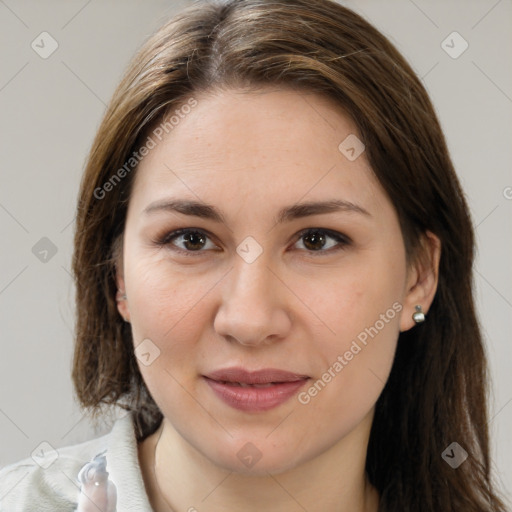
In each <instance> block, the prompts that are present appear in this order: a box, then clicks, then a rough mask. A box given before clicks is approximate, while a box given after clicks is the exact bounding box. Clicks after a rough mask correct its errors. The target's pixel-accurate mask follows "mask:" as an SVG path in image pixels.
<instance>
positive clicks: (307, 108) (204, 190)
mask: <svg viewBox="0 0 512 512" xmlns="http://www.w3.org/2000/svg"><path fill="white" fill-rule="evenodd" d="M194 99H195V101H196V102H197V104H196V105H195V106H194V107H193V108H192V109H186V110H183V111H181V112H179V111H178V112H177V115H176V116H175V118H174V119H173V123H174V124H173V125H172V128H171V127H170V126H169V125H168V133H167V134H164V135H163V137H162V140H161V141H159V140H157V139H155V137H154V136H153V138H154V139H155V141H156V143H157V144H156V146H155V147H154V149H152V150H151V151H150V152H149V154H147V156H145V157H144V159H143V160H142V161H141V163H140V164H139V167H138V169H137V172H136V180H135V185H134V190H133V197H132V199H133V200H134V201H136V202H138V203H140V204H139V205H138V206H140V207H141V208H143V207H144V206H145V205H144V204H143V203H144V201H145V202H147V201H149V200H155V199H159V198H164V197H165V195H166V194H175V193H178V194H180V195H186V196H188V197H191V198H192V197H194V196H195V197H194V199H197V198H201V199H203V200H205V201H207V202H217V200H218V201H221V202H223V203H225V204H229V203H236V202H237V201H238V200H241V201H247V200H249V198H252V199H253V200H254V201H255V202H258V201H260V202H261V201H264V202H268V199H269V197H276V196H280V197H281V198H282V199H283V201H282V202H287V203H289V202H297V201H298V200H299V199H300V198H301V197H303V196H307V197H304V198H305V199H308V200H315V199H320V198H323V199H325V198H326V195H329V196H331V197H330V198H333V197H332V196H333V195H336V194H337V193H340V194H342V195H343V198H344V199H346V200H349V201H350V200H356V199H358V200H359V201H365V202H367V203H370V202H371V203H379V202H382V201H384V202H385V201H386V198H385V197H384V194H383V191H382V190H381V189H380V186H379V184H378V182H377V180H376V178H375V176H374V174H373V172H372V170H371V168H370V166H369V165H368V162H367V160H366V158H365V154H364V151H363V152H362V154H361V155H360V156H359V157H358V158H357V159H355V160H350V159H348V158H347V157H346V155H345V154H344V153H343V152H341V151H340V149H339V146H340V143H342V142H343V141H344V140H346V139H347V137H358V138H360V135H359V134H358V131H357V128H356V125H355V123H354V121H353V120H352V119H351V118H350V117H349V116H347V115H346V114H345V113H344V112H343V110H342V109H341V108H340V107H339V106H338V105H337V104H336V103H335V102H334V101H333V100H331V99H330V98H327V97H324V96H322V95H319V94H314V93H304V92H296V91H293V90H289V89H263V90H259V91H241V90H227V91H216V92H210V93H202V94H200V95H197V96H195V97H194ZM185 112H187V113H185ZM153 132H154V130H153ZM150 136H151V134H150ZM349 140H352V139H349ZM226 202H227V203H226ZM276 204H277V203H276ZM368 206H370V205H368Z"/></svg>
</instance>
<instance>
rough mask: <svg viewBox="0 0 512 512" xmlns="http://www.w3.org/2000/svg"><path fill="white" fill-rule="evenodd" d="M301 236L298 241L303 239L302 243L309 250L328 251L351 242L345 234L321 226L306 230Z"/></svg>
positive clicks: (340, 247)
mask: <svg viewBox="0 0 512 512" xmlns="http://www.w3.org/2000/svg"><path fill="white" fill-rule="evenodd" d="M299 237H300V238H299V240H298V241H297V243H299V242H300V241H301V240H302V245H303V247H304V249H306V250H307V251H308V252H319V253H326V252H331V249H332V250H337V249H342V248H343V247H344V246H346V245H349V244H350V239H349V238H348V237H346V236H345V235H342V234H341V233H337V232H335V231H329V230H326V229H319V228H315V229H307V230H304V231H302V232H301V233H300V234H299Z"/></svg>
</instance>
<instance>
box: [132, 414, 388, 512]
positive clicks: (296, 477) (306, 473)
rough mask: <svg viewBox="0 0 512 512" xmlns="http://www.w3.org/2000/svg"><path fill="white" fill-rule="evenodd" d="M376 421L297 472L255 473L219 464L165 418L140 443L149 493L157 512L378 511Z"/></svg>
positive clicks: (141, 459)
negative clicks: (369, 466) (373, 477)
mask: <svg viewBox="0 0 512 512" xmlns="http://www.w3.org/2000/svg"><path fill="white" fill-rule="evenodd" d="M371 420H372V418H371V417H369V418H368V424H367V425H366V426H367V427H368V428H360V427H364V425H360V426H359V427H358V428H356V429H355V430H354V431H352V432H351V433H350V434H349V435H348V436H346V437H345V438H343V439H342V440H340V441H339V442H338V443H337V444H336V445H335V446H334V447H330V448H329V449H328V450H326V451H325V452H323V453H322V454H320V455H319V456H317V457H316V458H314V459H312V460H309V461H307V462H305V463H303V464H301V465H300V466H298V467H295V468H293V469H292V470H289V471H285V472H283V473H279V474H270V473H267V474H266V475H264V476H261V475H259V476H255V475H251V474H240V473H234V472H231V471H228V470H226V469H223V468H220V467H218V466H216V465H215V464H213V463H212V462H211V461H210V460H208V459H207V458H206V457H204V456H203V455H202V454H201V453H199V452H198V451H197V450H195V448H193V447H192V446H191V445H190V444H189V443H188V442H187V441H186V440H185V439H183V437H182V436H181V435H180V434H179V433H178V432H177V431H176V430H175V429H174V428H173V426H172V425H171V424H170V423H169V422H167V421H166V420H165V419H164V420H163V422H162V425H161V426H160V428H159V429H158V430H157V431H156V432H155V433H154V434H153V435H152V436H150V437H148V438H147V439H146V440H145V441H144V442H143V443H141V444H140V445H139V459H140V462H141V470H142V473H143V476H144V482H145V485H146V490H147V493H148V497H149V499H150V502H151V505H152V507H153V509H154V510H155V512H169V511H172V512H174V511H178V510H186V511H190V512H194V511H199V510H204V509H207V510H208V511H209V512H221V511H222V512H231V511H237V510H244V511H247V512H253V511H254V512H256V511H258V512H259V511H261V510H272V511H273V512H295V511H297V512H304V510H322V511H324V512H341V511H350V512H377V510H378V501H379V496H378V493H377V491H376V489H375V488H374V487H373V486H372V485H371V484H370V483H369V482H368V480H367V478H366V473H365V460H366V450H361V446H364V447H366V446H367V442H368V434H369V426H370V425H371ZM365 421H366V420H365Z"/></svg>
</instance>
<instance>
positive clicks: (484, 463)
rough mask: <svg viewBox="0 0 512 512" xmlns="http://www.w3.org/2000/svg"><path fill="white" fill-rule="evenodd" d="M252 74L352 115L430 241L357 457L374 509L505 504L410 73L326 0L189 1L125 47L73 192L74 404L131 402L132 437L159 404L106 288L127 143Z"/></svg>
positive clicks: (440, 154) (441, 157) (433, 149)
mask: <svg viewBox="0 0 512 512" xmlns="http://www.w3.org/2000/svg"><path fill="white" fill-rule="evenodd" d="M264 86H274V87H287V88H293V89H294V90H296V91H298V92H300V91H308V92H316V93H319V94H322V95H326V96H328V97H330V98H333V99H334V100H335V101H336V102H337V104H338V105H339V106H340V108H342V109H344V112H346V113H348V114H349V115H350V116H351V117H352V118H353V120H354V121H355V123H356V125H357V127H358V129H359V132H360V134H361V136H362V138H363V140H364V143H365V145H366V156H367V158H368V160H369V162H370V165H371V167H372V169H373V171H374V172H375V175H376V177H377V178H378V180H379V181H380V183H381V184H382V186H383V188H384V189H385V191H386V193H387V194H388V196H389V198H390V199H391V201H392V203H393V205H394V207H395V209H396V211H397V214H398V217H399V221H400V226H401V229H402V233H403V236H404V241H405V247H406V254H407V258H408V261H410V259H411V258H413V257H416V255H417V254H419V253H421V243H420V240H421V238H422V235H423V234H424V233H425V232H426V231H427V230H429V231H431V232H433V233H434V234H435V235H437V236H438V237H439V238H440V240H441V246H442V254H441V259H440V263H439V282H438V289H437V292H436V295H435V298H434V301H433V303H432V305H431V307H430V310H429V315H428V316H429V318H428V320H427V322H425V323H424V324H422V325H421V327H420V328H414V329H411V330H410V331H407V332H403V333H401V334H400V335H399V339H398V346H397V350H396V355H395V361H394V364H393V367H392V370H391V374H390V376H389V379H388V381H387V383H386V385H385V387H384V389H383V391H382V393H381V395H380V397H379V399H378V401H377V404H376V410H375V416H374V421H373V425H372V429H371V433H370V439H369V444H368V452H367V461H366V469H367V473H368V476H369V479H370V481H371V482H372V484H373V485H374V486H375V487H376V488H377V490H378V491H379V494H380V509H379V510H380V511H381V512H391V511H396V512H398V511H400V512H403V511H407V512H420V511H429V512H434V511H435V512H440V511H443V512H444V511H457V512H477V511H478V512H482V511H484V512H491V511H493V512H496V511H498V512H502V511H504V510H505V508H504V504H503V502H502V501H501V500H500V498H499V497H498V496H497V491H496V490H495V489H493V481H492V472H491V460H490V454H489V438H488V416H487V415H488V412H487V398H488V396H487V395H488V369H487V363H486V355H485V350H484V346H483V341H482V336H481V330H480V326H479V324H478V320H477V316H476V312H475V304H474V299H473V282H472V279H473V277H472V266H473V259H474V231H473V226H472V222H471V219H470V216H469V210H468V205H467V202H466V199H465V196H464V193H463V191H462V189H461V186H460V183H459V181H458V179H457V176H456V173H455V171H454V167H453V164H452V161H451V159H450V156H449V153H448V150H447V146H446V142H445V139H444V135H443V133H442V130H441V127H440V124H439V121H438V119H437V117H436V114H435V111H434V109H433V106H432V104H431V101H430V99H429V97H428V94H427V92H426V91H425V89H424V87H423V85H422V83H421V82H420V80H419V79H418V77H417V76H416V75H415V73H414V71H413V70H412V69H411V67H410V66H409V64H408V63H407V62H406V61H405V59H404V58H403V57H402V55H401V54H400V53H399V52H398V50H397V49H396V48H395V47H394V46H393V45H392V44H391V43H390V41H389V40H388V39H387V38H386V37H385V36H383V35H382V34H381V33H380V32H379V31H378V30H377V29H375V28H374V27H373V26H372V25H370V24H369V23H368V22H367V21H365V20H364V19H363V18H361V17H360V16H359V15H357V14H355V13H354V12H352V11H351V10H349V9H347V8H345V7H342V6H341V5H339V4H337V3H335V2H332V1H330V0H287V1H286V2H282V1H279V0H230V1H224V2H216V3H204V2H201V3H197V4H196V5H192V6H190V7H189V8H187V9H186V10H184V11H182V12H181V13H180V14H179V15H178V16H176V17H174V18H173V19H171V20H170V21H169V22H167V23H166V24H165V25H164V26H163V27H162V28H160V29H159V30H158V31H157V32H156V33H155V34H154V35H153V36H151V37H150V38H149V39H148V40H147V42H146V43H145V44H144V45H143V47H142V48H141V49H140V51H139V52H138V54H137V55H136V56H135V57H134V59H133V60H132V62H131V64H130V65H129V67H128V69H127V71H126V73H125V76H124V78H123V79H122V81H121V83H120V85H119V86H118V88H117V89H116V91H115V93H114V96H113V98H112V100H111V102H110V104H109V106H108V109H107V111H106V113H105V116H104V119H103V121H102V123H101V126H100V128H99V130H98V133H97V136H96V138H95V140H94V142H93V145H92V149H91V151H90V155H89V158H88V162H87V165H86V169H85V173H84V176H83V179H82V183H81V188H80V192H79V200H78V211H77V223H76V232H75V252H74V259H73V271H74V275H75V280H76V311H77V319H76V349H75V356H74V367H73V381H74V384H75V389H76V393H77V395H78V398H79V400H80V402H81V403H82V405H83V406H85V407H88V408H89V409H91V410H92V411H95V410H96V411H97V410H99V409H100V407H102V406H103V405H104V404H117V405H121V406H122V407H124V408H126V409H129V410H132V411H133V412H134V417H135V419H136V429H137V436H138V438H139V439H144V438H145V437H146V436H148V435H149V434H151V433H152V432H154V431H155V429H156V428H157V426H158V424H159V422H160V421H161V419H162V413H161V411H160V410H159V409H158V407H157V406H156V404H155V402H154V401H153V399H152V397H151V395H150V393H149V392H148V389H147V388H146V386H145V384H144V381H143V379H142V377H141V374H140V372H139V370H138V367H137V364H136V359H135V357H134V351H133V345H132V339H131V332H130V329H129V326H128V325H127V324H125V323H124V322H123V320H122V319H121V317H120V315H119V313H118V311H117V308H116V301H115V294H116V283H115V262H116V258H117V256H118V254H119V250H120V246H121V242H122V234H123V230H124V224H125V219H126V212H127V205H128V201H129V197H130V190H131V186H132V183H133V177H134V174H135V172H136V163H137V162H136V160H137V158H135V156H134V155H135V154H138V153H137V150H138V148H140V147H141V146H142V145H143V144H144V142H145V140H146V137H147V136H148V133H150V129H151V127H153V126H155V124H156V123H159V122H161V121H162V120H164V119H166V116H168V115H169V113H170V112H171V111H173V110H175V109H177V108H178V107H180V106H182V105H183V104H185V103H186V101H187V100H190V98H193V96H194V95H195V94H199V93H200V92H203V91H209V90H213V89H215V88H221V87H226V88H230V87H234V88H249V89H250V88H259V87H264ZM131 159H135V161H132V160H131ZM127 162H129V165H127ZM123 166H124V167H123ZM122 168H124V170H125V172H124V173H120V172H119V170H120V169H122ZM121 174H122V179H121V178H120V176H121ZM107 183H109V184H110V185H106V184H107ZM452 442H457V443H458V444H459V445H460V446H461V447H462V448H463V449H464V450H466V452H467V453H468V458H467V460H466V461H465V462H464V463H462V464H461V465H460V466H459V467H458V468H457V469H454V468H452V467H451V466H450V465H449V464H448V463H447V462H446V461H445V459H444V458H443V456H442V454H443V452H444V450H445V449H446V448H447V447H448V446H449V445H450V444H451V443H452Z"/></svg>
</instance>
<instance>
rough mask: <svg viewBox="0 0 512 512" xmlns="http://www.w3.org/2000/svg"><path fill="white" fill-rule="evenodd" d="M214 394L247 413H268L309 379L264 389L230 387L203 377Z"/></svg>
mask: <svg viewBox="0 0 512 512" xmlns="http://www.w3.org/2000/svg"><path fill="white" fill-rule="evenodd" d="M205 380H206V382H207V384H208V385H209V386H210V387H211V388H212V390H213V391H214V393H215V394H216V395H217V396H218V397H219V398H220V399H221V400H222V401H223V402H224V403H226V404H227V405H229V406H231V407H233V408H235V409H239V410H241V411H247V412H258V411H268V410H269V409H273V408H274V407H278V406H279V405H281V404H283V403H285V402H286V401H287V400H289V399H290V398H291V397H292V396H293V395H295V393H297V391H298V390H299V389H300V388H301V387H302V386H304V384H305V383H306V382H307V380H309V379H302V380H298V381H293V382H282V383H280V384H273V385H272V386H268V387H265V388H256V387H247V388H246V387H241V386H230V385H229V384H223V383H222V382H218V381H216V380H212V379H208V378H206V377H205Z"/></svg>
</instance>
